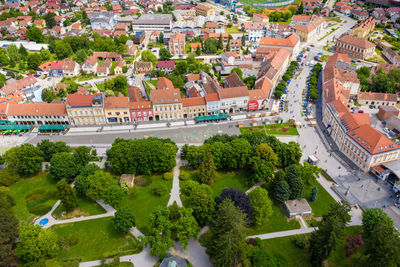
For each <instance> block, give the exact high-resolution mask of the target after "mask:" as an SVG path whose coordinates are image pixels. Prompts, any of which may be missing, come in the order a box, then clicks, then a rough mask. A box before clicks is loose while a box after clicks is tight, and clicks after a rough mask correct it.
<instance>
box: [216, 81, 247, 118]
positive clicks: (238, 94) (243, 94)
mask: <svg viewBox="0 0 400 267" xmlns="http://www.w3.org/2000/svg"><path fill="white" fill-rule="evenodd" d="M217 93H218V97H219V99H220V101H221V107H220V111H221V112H222V113H235V112H242V111H247V108H248V104H249V90H248V88H247V86H239V87H231V88H219V89H218V92H217Z"/></svg>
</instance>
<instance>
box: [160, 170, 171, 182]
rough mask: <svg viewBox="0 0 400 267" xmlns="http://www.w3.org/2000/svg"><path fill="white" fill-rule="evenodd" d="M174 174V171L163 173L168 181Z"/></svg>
mask: <svg viewBox="0 0 400 267" xmlns="http://www.w3.org/2000/svg"><path fill="white" fill-rule="evenodd" d="M173 177H174V176H173V175H172V172H164V174H163V177H162V178H163V179H164V180H166V181H169V180H172V178H173Z"/></svg>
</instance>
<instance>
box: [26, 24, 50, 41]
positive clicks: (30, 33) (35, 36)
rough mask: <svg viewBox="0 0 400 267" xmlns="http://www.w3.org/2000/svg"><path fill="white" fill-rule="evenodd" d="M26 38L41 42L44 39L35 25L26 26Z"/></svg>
mask: <svg viewBox="0 0 400 267" xmlns="http://www.w3.org/2000/svg"><path fill="white" fill-rule="evenodd" d="M26 38H28V39H29V40H30V41H33V42H42V41H44V39H45V37H44V35H43V33H42V31H41V30H40V29H39V28H38V27H36V26H32V27H29V28H28V30H27V31H26Z"/></svg>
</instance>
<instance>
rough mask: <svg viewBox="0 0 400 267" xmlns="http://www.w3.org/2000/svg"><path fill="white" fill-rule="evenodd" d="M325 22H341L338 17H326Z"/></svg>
mask: <svg viewBox="0 0 400 267" xmlns="http://www.w3.org/2000/svg"><path fill="white" fill-rule="evenodd" d="M325 20H326V21H336V22H342V20H341V19H340V17H326V18H325Z"/></svg>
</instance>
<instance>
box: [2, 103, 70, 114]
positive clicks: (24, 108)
mask: <svg viewBox="0 0 400 267" xmlns="http://www.w3.org/2000/svg"><path fill="white" fill-rule="evenodd" d="M7 115H9V116H24V115H30V116H47V115H50V116H67V111H66V109H65V104H56V103H44V102H42V103H23V104H14V103H10V104H9V105H8V111H7Z"/></svg>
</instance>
